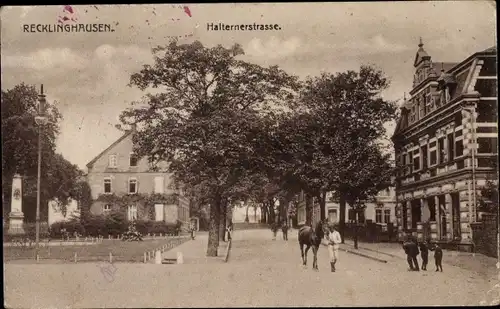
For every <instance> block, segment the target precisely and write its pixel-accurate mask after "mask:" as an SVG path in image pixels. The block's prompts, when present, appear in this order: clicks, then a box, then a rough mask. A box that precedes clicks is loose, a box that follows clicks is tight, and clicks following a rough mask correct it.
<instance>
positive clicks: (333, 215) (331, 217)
mask: <svg viewBox="0 0 500 309" xmlns="http://www.w3.org/2000/svg"><path fill="white" fill-rule="evenodd" d="M328 221H329V222H337V209H328Z"/></svg>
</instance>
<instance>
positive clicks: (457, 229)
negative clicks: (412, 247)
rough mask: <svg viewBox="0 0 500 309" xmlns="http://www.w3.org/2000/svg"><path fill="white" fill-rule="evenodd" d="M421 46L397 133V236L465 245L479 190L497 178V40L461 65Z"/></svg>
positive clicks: (475, 211)
mask: <svg viewBox="0 0 500 309" xmlns="http://www.w3.org/2000/svg"><path fill="white" fill-rule="evenodd" d="M423 46H424V45H423V44H422V42H420V44H419V45H418V47H419V48H418V51H417V54H416V56H415V61H414V68H415V75H414V80H413V89H412V90H411V91H410V97H409V98H406V95H405V102H404V103H403V106H402V107H401V115H400V119H399V120H398V123H397V126H396V129H395V132H394V135H393V137H392V140H393V142H394V147H395V158H396V162H397V166H398V167H399V168H398V175H397V181H396V202H397V207H396V220H397V223H398V236H399V237H400V239H402V238H403V237H404V235H408V234H411V235H414V236H417V237H418V238H419V239H424V238H427V237H430V238H431V239H432V240H436V241H442V242H448V243H449V242H451V243H457V244H465V243H469V242H470V241H471V239H470V238H471V237H472V235H471V227H470V223H472V222H477V221H479V220H480V219H481V218H480V217H481V213H479V212H478V208H477V206H478V204H479V200H480V193H481V190H482V189H483V188H484V186H485V184H486V182H487V181H489V180H490V181H494V182H496V181H497V180H496V169H495V163H496V161H497V160H498V157H497V154H498V125H497V70H496V68H497V56H496V46H495V47H491V48H488V49H486V50H483V51H480V52H477V53H474V54H473V55H471V56H469V57H467V58H466V59H464V60H463V61H461V62H459V63H449V62H433V61H432V59H431V56H430V55H428V54H427V52H426V51H425V50H424V48H423Z"/></svg>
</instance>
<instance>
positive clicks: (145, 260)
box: [144, 252, 147, 263]
mask: <svg viewBox="0 0 500 309" xmlns="http://www.w3.org/2000/svg"><path fill="white" fill-rule="evenodd" d="M146 262H147V259H146V252H144V263H146Z"/></svg>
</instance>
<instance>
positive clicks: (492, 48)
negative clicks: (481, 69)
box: [479, 46, 497, 54]
mask: <svg viewBox="0 0 500 309" xmlns="http://www.w3.org/2000/svg"><path fill="white" fill-rule="evenodd" d="M496 52H497V47H496V46H492V47H490V48H487V49H485V50H483V51H481V52H479V53H481V54H482V53H495V54H496Z"/></svg>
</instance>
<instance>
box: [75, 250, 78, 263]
mask: <svg viewBox="0 0 500 309" xmlns="http://www.w3.org/2000/svg"><path fill="white" fill-rule="evenodd" d="M76 261H78V254H77V253H76V252H75V263H76Z"/></svg>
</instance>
